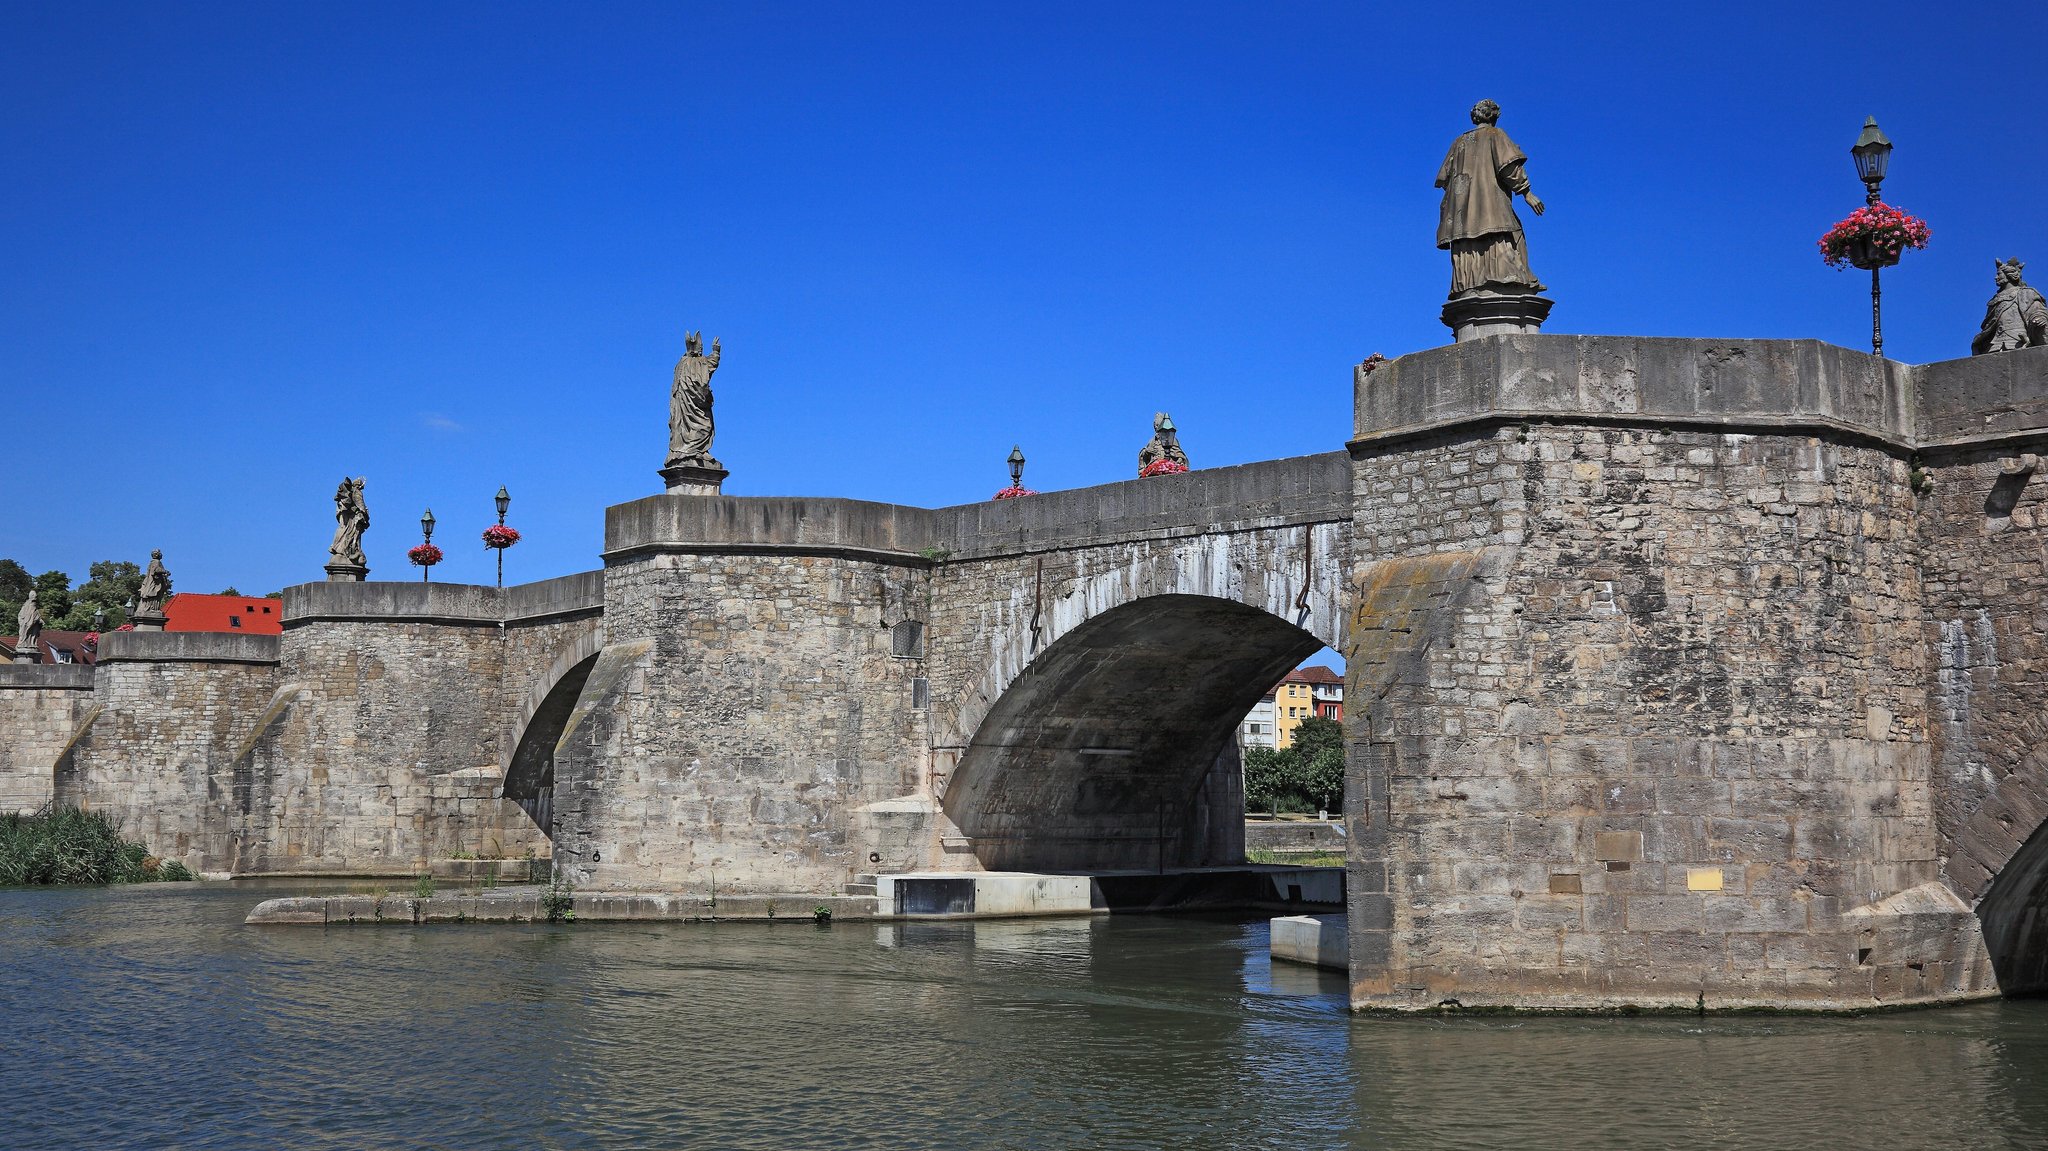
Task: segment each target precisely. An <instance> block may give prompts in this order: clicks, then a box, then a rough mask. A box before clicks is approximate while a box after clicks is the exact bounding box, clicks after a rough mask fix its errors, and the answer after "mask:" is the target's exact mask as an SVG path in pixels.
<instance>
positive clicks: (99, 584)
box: [53, 560, 142, 631]
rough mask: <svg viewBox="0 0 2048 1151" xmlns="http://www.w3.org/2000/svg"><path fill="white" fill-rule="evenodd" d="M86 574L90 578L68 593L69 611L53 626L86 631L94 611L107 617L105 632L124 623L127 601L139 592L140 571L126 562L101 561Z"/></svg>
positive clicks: (91, 621)
mask: <svg viewBox="0 0 2048 1151" xmlns="http://www.w3.org/2000/svg"><path fill="white" fill-rule="evenodd" d="M90 571H91V578H90V579H88V580H86V581H85V582H84V583H83V584H80V585H79V586H78V590H77V591H74V592H72V593H71V610H70V611H69V612H67V613H65V615H64V617H63V620H62V622H61V623H59V624H57V625H55V626H58V627H62V628H65V629H66V630H69V631H87V630H90V629H91V627H92V625H93V618H92V617H93V613H94V612H96V611H103V612H105V613H107V614H106V625H105V626H106V627H107V629H108V630H112V629H114V628H117V627H120V626H121V625H122V624H124V623H127V622H128V607H127V605H128V601H129V600H131V599H133V598H135V596H136V594H137V593H138V592H140V591H141V590H142V569H141V568H140V567H137V566H136V565H135V564H132V563H130V562H128V561H127V560H101V561H99V562H98V563H96V564H94V565H92V568H91V569H90ZM53 618H54V617H53Z"/></svg>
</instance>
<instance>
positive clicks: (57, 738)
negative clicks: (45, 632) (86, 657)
mask: <svg viewBox="0 0 2048 1151" xmlns="http://www.w3.org/2000/svg"><path fill="white" fill-rule="evenodd" d="M91 702H92V668H90V667H88V666H81V665H75V664H32V665H22V664H4V665H0V815H7V814H12V813H30V812H34V811H36V810H37V809H39V808H41V807H42V806H43V805H44V804H46V803H48V802H50V800H51V798H52V797H53V796H54V795H55V788H56V777H55V770H56V763H57V757H58V756H59V755H61V754H63V751H64V747H65V745H66V744H67V743H69V742H70V741H71V735H72V732H73V731H75V730H76V729H77V727H78V721H79V718H80V717H81V716H82V715H84V713H85V712H86V711H87V710H88V709H89V707H90V705H91Z"/></svg>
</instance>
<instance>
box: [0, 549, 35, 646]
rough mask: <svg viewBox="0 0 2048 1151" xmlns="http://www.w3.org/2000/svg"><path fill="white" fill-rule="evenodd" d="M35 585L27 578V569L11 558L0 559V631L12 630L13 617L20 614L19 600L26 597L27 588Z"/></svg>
mask: <svg viewBox="0 0 2048 1151" xmlns="http://www.w3.org/2000/svg"><path fill="white" fill-rule="evenodd" d="M34 586H36V581H34V580H32V579H30V578H29V575H28V569H27V568H25V567H22V566H21V565H20V564H18V563H16V562H14V561H13V560H0V631H4V632H12V631H13V630H14V620H15V617H16V616H18V615H20V614H21V601H23V600H25V599H27V598H28V589H30V588H32V587H34Z"/></svg>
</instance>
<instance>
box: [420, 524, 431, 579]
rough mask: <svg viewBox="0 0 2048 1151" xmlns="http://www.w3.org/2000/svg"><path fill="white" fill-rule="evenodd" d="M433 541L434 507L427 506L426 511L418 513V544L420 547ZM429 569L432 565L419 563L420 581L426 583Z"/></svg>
mask: <svg viewBox="0 0 2048 1151" xmlns="http://www.w3.org/2000/svg"><path fill="white" fill-rule="evenodd" d="M433 542H434V509H432V508H428V509H427V510H426V511H423V512H421V513H420V546H421V547H425V546H427V545H429V544H432V543H433ZM431 571H433V567H432V565H430V564H421V565H420V582H421V583H426V582H427V574H428V573H429V572H431Z"/></svg>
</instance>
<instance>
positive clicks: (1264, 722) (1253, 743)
mask: <svg viewBox="0 0 2048 1151" xmlns="http://www.w3.org/2000/svg"><path fill="white" fill-rule="evenodd" d="M1278 736H1279V733H1278V732H1276V731H1274V730H1273V693H1272V692H1270V691H1269V692H1267V693H1266V694H1265V696H1264V697H1263V698H1261V699H1260V700H1259V702H1257V703H1255V704H1253V705H1252V709H1251V711H1249V712H1247V713H1246V714H1245V717H1244V722H1243V723H1240V724H1238V725H1237V746H1239V747H1245V748H1249V747H1272V746H1274V743H1273V741H1274V740H1275V739H1276V738H1278Z"/></svg>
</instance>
